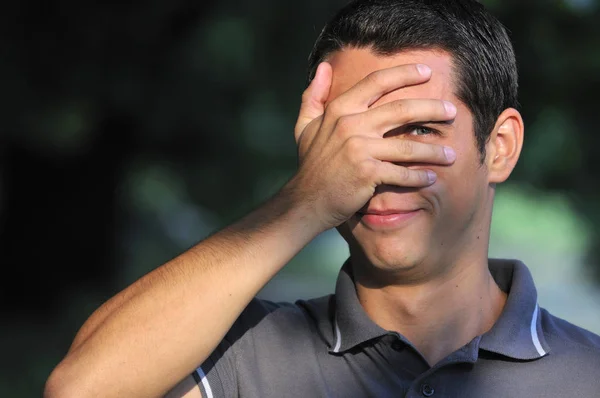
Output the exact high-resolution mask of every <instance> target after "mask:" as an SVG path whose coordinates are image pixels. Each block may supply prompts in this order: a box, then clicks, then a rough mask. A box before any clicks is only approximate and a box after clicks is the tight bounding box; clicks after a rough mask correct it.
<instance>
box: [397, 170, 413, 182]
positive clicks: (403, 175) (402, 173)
mask: <svg viewBox="0 0 600 398" xmlns="http://www.w3.org/2000/svg"><path fill="white" fill-rule="evenodd" d="M410 174H411V173H410V170H409V169H407V168H406V167H401V168H400V169H399V170H398V176H399V178H400V179H401V180H402V181H405V182H407V181H409V180H410Z"/></svg>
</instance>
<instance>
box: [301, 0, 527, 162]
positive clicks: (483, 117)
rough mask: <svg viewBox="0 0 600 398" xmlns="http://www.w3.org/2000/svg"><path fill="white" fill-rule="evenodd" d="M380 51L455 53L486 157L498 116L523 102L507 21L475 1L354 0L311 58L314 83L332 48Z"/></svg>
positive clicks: (460, 90) (462, 91)
mask: <svg viewBox="0 0 600 398" xmlns="http://www.w3.org/2000/svg"><path fill="white" fill-rule="evenodd" d="M345 47H350V48H353V47H354V48H370V49H371V50H372V51H374V52H375V53H376V54H378V55H394V54H396V53H398V52H400V51H402V50H409V49H440V50H444V51H447V52H448V53H450V54H451V55H452V60H453V67H454V70H455V74H456V77H457V79H456V92H455V95H456V96H457V97H458V98H459V99H460V100H461V101H462V102H463V103H464V104H465V105H466V106H467V107H468V108H469V109H470V110H471V112H472V113H473V118H474V122H473V124H474V126H473V128H474V131H475V138H476V143H477V148H478V149H479V152H480V154H481V160H482V161H483V160H484V158H485V145H486V143H487V141H488V139H489V136H490V134H491V132H492V130H493V128H494V125H495V123H496V119H497V118H498V116H499V115H500V113H502V111H504V110H505V109H506V108H511V107H513V108H516V107H517V106H518V102H517V101H518V100H517V89H518V76H517V65H516V60H515V54H514V51H513V47H512V44H511V42H510V39H509V37H508V34H507V32H506V30H505V28H504V26H503V25H502V24H501V23H500V21H498V20H497V19H496V18H495V17H494V16H492V15H491V14H490V13H489V12H488V11H486V10H485V8H484V7H483V5H481V4H480V3H478V2H477V1H475V0H355V1H352V2H351V3H350V4H348V5H347V6H345V7H344V8H342V9H341V10H340V11H339V12H338V13H337V14H336V15H335V16H334V17H333V18H332V19H331V20H330V21H329V22H328V23H327V24H326V25H325V27H324V28H323V30H322V31H321V34H320V35H319V37H318V38H317V41H316V43H315V45H314V48H313V50H312V52H311V54H310V57H309V75H308V80H309V82H310V81H311V80H312V79H313V78H314V74H315V72H316V68H317V66H318V65H319V63H320V62H322V61H324V60H325V59H326V57H327V56H329V55H330V54H331V53H333V52H335V51H337V50H340V49H342V48H345Z"/></svg>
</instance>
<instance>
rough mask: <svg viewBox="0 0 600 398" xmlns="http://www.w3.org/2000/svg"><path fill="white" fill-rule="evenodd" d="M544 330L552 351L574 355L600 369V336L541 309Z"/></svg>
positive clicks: (564, 354) (563, 354) (562, 354)
mask: <svg viewBox="0 0 600 398" xmlns="http://www.w3.org/2000/svg"><path fill="white" fill-rule="evenodd" d="M541 315H542V319H541V321H542V330H543V332H544V337H545V338H546V341H547V342H548V345H549V346H550V350H551V353H555V354H561V356H573V357H576V358H577V360H578V361H583V362H586V363H588V364H594V365H595V367H596V370H600V336H598V335H596V334H594V333H592V332H590V331H589V330H586V329H583V328H581V327H579V326H576V325H573V324H572V323H570V322H567V321H565V320H564V319H561V318H559V317H557V316H554V315H552V314H550V313H549V312H548V311H547V310H545V309H541Z"/></svg>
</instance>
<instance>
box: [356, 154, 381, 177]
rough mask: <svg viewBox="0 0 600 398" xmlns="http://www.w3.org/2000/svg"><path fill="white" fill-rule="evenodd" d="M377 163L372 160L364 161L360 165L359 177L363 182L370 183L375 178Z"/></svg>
mask: <svg viewBox="0 0 600 398" xmlns="http://www.w3.org/2000/svg"><path fill="white" fill-rule="evenodd" d="M377 168H378V165H377V162H376V161H374V160H373V159H369V160H365V161H364V162H361V163H360V170H359V175H360V176H361V178H362V179H363V180H366V181H372V180H374V179H375V177H376V176H377Z"/></svg>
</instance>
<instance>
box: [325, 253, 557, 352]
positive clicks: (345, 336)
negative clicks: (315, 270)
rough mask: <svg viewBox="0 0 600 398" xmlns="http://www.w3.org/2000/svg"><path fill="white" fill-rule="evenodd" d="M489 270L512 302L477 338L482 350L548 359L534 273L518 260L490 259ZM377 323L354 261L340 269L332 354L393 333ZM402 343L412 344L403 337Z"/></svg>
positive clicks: (508, 300)
mask: <svg viewBox="0 0 600 398" xmlns="http://www.w3.org/2000/svg"><path fill="white" fill-rule="evenodd" d="M489 268H490V272H491V274H492V276H493V277H494V280H495V281H496V283H497V284H498V286H500V288H501V289H502V290H503V291H505V292H507V293H508V299H507V301H506V305H505V307H504V310H503V311H502V314H501V315H500V318H499V319H498V321H497V322H496V324H495V325H494V326H493V327H492V329H491V330H490V331H489V332H487V333H485V334H484V335H483V336H478V337H477V338H476V339H474V341H473V342H474V343H479V349H481V350H485V351H488V352H493V353H497V354H500V355H504V356H507V357H510V358H515V359H520V360H532V359H537V358H541V357H543V356H545V355H546V354H547V353H548V352H549V350H550V348H549V347H548V344H547V342H546V340H545V338H544V333H543V331H542V326H541V314H540V311H539V307H538V304H537V291H536V289H535V285H534V283H533V278H532V276H531V273H530V272H529V270H528V269H527V267H526V266H525V264H523V263H522V262H520V261H518V260H496V259H490V260H489ZM390 333H392V332H389V331H387V330H385V329H383V328H381V327H380V326H378V325H377V324H375V323H374V322H373V321H372V320H371V319H370V318H369V316H368V315H367V314H366V312H365V311H364V309H363V307H362V306H361V304H360V302H359V301H358V297H357V295H356V287H355V285H354V280H353V278H352V271H351V265H350V260H348V261H346V262H345V263H344V265H343V267H342V269H341V270H340V273H339V275H338V278H337V283H336V287H335V309H334V317H333V340H332V345H331V348H330V352H331V353H343V352H345V351H347V350H350V349H352V348H354V347H356V346H358V345H360V344H363V343H365V342H367V341H370V340H373V339H376V338H379V337H381V336H384V335H387V334H390ZM400 338H401V339H402V340H404V341H405V342H407V343H408V341H407V340H406V339H405V338H404V337H403V336H400Z"/></svg>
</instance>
